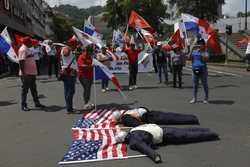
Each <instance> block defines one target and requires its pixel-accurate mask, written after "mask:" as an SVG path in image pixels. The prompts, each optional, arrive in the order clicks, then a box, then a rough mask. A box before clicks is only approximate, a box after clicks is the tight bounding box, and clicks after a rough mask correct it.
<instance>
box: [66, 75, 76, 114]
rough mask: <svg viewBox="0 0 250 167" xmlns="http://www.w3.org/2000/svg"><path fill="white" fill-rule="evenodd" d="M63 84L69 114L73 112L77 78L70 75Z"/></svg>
mask: <svg viewBox="0 0 250 167" xmlns="http://www.w3.org/2000/svg"><path fill="white" fill-rule="evenodd" d="M63 83H64V97H65V102H66V108H67V111H68V112H72V111H73V97H74V94H75V83H76V77H74V76H69V75H68V76H66V77H65V79H64V81H63Z"/></svg>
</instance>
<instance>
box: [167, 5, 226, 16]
mask: <svg viewBox="0 0 250 167" xmlns="http://www.w3.org/2000/svg"><path fill="white" fill-rule="evenodd" d="M169 2H170V4H171V5H175V4H176V5H177V10H178V11H177V14H178V15H180V14H181V13H188V14H191V15H193V16H196V17H198V18H201V19H206V20H209V21H216V20H217V19H218V16H219V13H218V7H219V5H222V4H224V3H225V0H169Z"/></svg>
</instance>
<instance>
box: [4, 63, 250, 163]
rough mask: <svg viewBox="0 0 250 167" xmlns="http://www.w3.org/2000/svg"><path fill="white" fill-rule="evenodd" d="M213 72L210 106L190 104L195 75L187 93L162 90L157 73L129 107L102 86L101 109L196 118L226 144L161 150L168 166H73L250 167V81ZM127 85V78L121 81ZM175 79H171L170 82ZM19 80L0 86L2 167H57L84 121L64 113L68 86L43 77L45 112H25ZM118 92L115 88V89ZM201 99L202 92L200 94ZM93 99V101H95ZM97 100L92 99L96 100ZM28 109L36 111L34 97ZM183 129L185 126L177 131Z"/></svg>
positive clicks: (142, 83)
mask: <svg viewBox="0 0 250 167" xmlns="http://www.w3.org/2000/svg"><path fill="white" fill-rule="evenodd" d="M231 73H233V72H232V71H229V72H227V73H226V74H224V73H221V72H219V73H218V72H216V69H213V72H210V76H209V88H210V104H202V103H198V104H194V105H191V104H189V103H188V102H189V100H190V99H191V97H192V82H191V75H190V69H188V68H186V69H185V75H184V79H183V81H184V85H183V86H184V88H183V89H174V88H172V85H170V86H166V85H164V84H158V83H157V82H158V81H157V77H156V75H155V74H154V73H148V74H140V75H139V77H138V85H139V89H137V90H135V91H127V90H125V91H124V93H125V94H126V95H127V96H128V99H127V100H126V101H124V100H123V99H122V97H121V96H120V94H119V93H118V92H116V91H110V92H108V93H101V91H100V84H98V83H97V104H98V105H99V106H98V107H112V106H113V107H121V108H133V107H138V106H146V107H148V108H150V109H154V110H160V111H168V112H177V113H188V114H195V115H197V116H198V117H199V120H200V122H201V127H207V128H211V129H212V130H214V131H216V132H217V133H218V134H219V135H220V138H221V140H220V141H216V142H204V143H197V144H188V145H180V146H166V147H161V148H160V149H159V150H158V152H159V153H160V154H161V156H162V159H163V163H162V164H154V163H153V162H152V161H151V160H149V159H148V158H138V159H127V160H116V161H106V162H98V163H87V164H79V165H71V166H72V167H78V166H79V167H80V166H85V167H88V166H89V167H90V166H95V167H99V166H100V167H110V166H116V167H125V166H126V167H127V166H130V167H134V166H136V167H142V166H143V167H151V166H168V167H235V166H238V167H249V166H250V158H249V155H250V103H249V100H250V95H249V90H250V84H249V83H250V78H249V74H246V73H244V72H242V71H240V72H237V75H231ZM118 77H119V79H120V81H121V83H122V84H123V85H127V75H126V74H124V75H118ZM170 77H171V76H170ZM20 85H21V83H20V80H19V79H18V78H15V77H10V78H4V79H1V80H0V90H1V93H0V133H1V137H0V155H1V156H0V167H55V166H58V165H57V163H58V161H60V159H61V158H62V156H63V155H64V154H65V152H66V150H67V149H68V146H69V145H70V143H71V127H72V125H73V123H74V121H76V120H77V119H79V118H80V117H81V115H67V114H66V111H65V108H64V97H63V85H62V83H61V82H58V81H56V79H55V78H52V79H49V80H47V77H46V76H40V77H39V78H38V81H37V85H38V91H39V94H40V100H41V102H42V103H43V104H45V105H46V106H47V109H46V110H45V111H41V110H37V109H35V108H34V110H32V111H30V112H20V98H19V97H20ZM112 88H113V86H112ZM199 93H200V99H201V100H202V99H203V98H202V97H203V91H202V89H200V91H199ZM92 97H93V96H92ZM92 100H93V98H92ZM28 104H29V106H30V107H33V102H32V98H31V96H30V95H29V101H28ZM74 104H75V108H76V109H81V108H82V107H83V100H82V88H81V85H80V84H77V91H76V94H75V97H74ZM178 127H183V126H178Z"/></svg>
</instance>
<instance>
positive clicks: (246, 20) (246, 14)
mask: <svg viewBox="0 0 250 167" xmlns="http://www.w3.org/2000/svg"><path fill="white" fill-rule="evenodd" d="M245 30H247V0H245Z"/></svg>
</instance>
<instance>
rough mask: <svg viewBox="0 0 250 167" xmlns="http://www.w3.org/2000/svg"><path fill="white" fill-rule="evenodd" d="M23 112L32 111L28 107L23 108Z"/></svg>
mask: <svg viewBox="0 0 250 167" xmlns="http://www.w3.org/2000/svg"><path fill="white" fill-rule="evenodd" d="M22 111H30V109H29V108H28V107H27V106H22Z"/></svg>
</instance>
